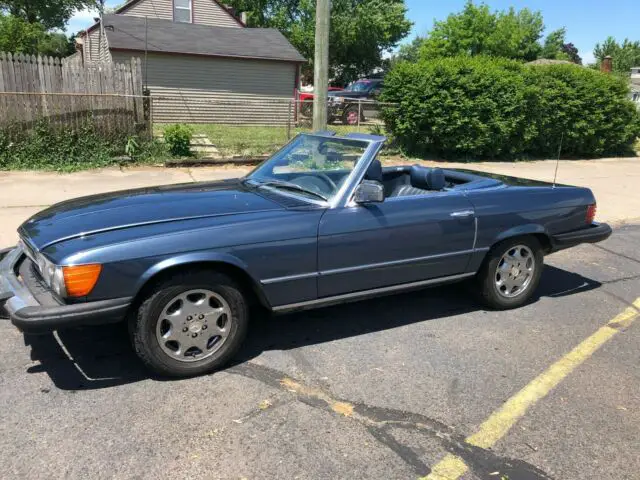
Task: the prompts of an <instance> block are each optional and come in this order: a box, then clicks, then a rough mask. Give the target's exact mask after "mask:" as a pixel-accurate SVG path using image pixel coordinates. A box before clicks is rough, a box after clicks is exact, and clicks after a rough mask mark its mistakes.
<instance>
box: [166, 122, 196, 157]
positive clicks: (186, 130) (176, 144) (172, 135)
mask: <svg viewBox="0 0 640 480" xmlns="http://www.w3.org/2000/svg"><path fill="white" fill-rule="evenodd" d="M192 136H193V130H192V129H191V127H189V126H188V125H185V124H182V123H177V124H175V125H169V126H168V127H166V128H165V129H164V141H165V142H166V144H167V147H168V148H169V152H170V153H171V155H173V156H174V157H188V156H190V155H191V137H192Z"/></svg>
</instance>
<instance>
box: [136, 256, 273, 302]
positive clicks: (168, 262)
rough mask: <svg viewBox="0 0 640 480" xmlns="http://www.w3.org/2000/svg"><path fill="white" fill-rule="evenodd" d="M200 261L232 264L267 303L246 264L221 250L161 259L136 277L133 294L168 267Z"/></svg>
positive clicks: (262, 300) (257, 281)
mask: <svg viewBox="0 0 640 480" xmlns="http://www.w3.org/2000/svg"><path fill="white" fill-rule="evenodd" d="M202 263H217V264H222V265H228V266H232V267H235V268H237V269H239V270H241V271H242V272H243V273H244V274H245V275H246V277H247V278H248V279H250V281H251V283H252V286H253V288H254V290H255V293H256V294H257V295H258V297H259V299H260V302H261V303H263V304H266V306H268V305H269V302H268V300H267V298H266V296H265V295H264V292H263V291H262V288H261V283H260V280H259V279H258V278H256V277H255V276H254V275H253V274H252V273H251V271H250V270H249V267H248V266H247V264H246V263H244V262H243V261H242V260H240V259H239V258H237V257H234V256H233V255H231V254H228V253H223V252H189V253H183V254H180V255H176V256H175V257H171V258H165V259H162V260H160V261H159V262H156V263H154V264H153V265H151V266H150V267H149V268H147V269H146V270H145V272H144V273H143V274H142V275H141V276H140V277H139V278H138V281H137V282H136V285H135V288H134V289H135V295H136V296H137V295H138V294H139V293H140V291H141V290H142V288H143V287H144V286H145V285H146V284H147V282H149V280H151V279H152V278H153V277H155V276H156V275H158V274H160V273H162V272H164V271H167V270H168V269H171V268H174V267H179V266H189V265H196V264H202Z"/></svg>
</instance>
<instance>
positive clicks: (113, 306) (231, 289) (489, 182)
mask: <svg viewBox="0 0 640 480" xmlns="http://www.w3.org/2000/svg"><path fill="white" fill-rule="evenodd" d="M384 141H385V139H384V138H382V137H377V136H372V135H360V134H350V135H346V136H344V137H339V136H335V135H334V134H332V133H330V132H325V133H318V134H301V135H299V136H297V137H296V138H294V139H293V140H292V141H291V142H290V143H289V144H288V145H286V146H285V147H284V148H282V149H281V150H280V151H279V152H277V153H275V154H274V155H273V156H272V157H271V158H270V159H269V160H267V161H265V162H264V163H263V164H261V165H260V166H258V167H257V168H256V169H255V170H254V171H253V172H252V173H250V174H249V175H247V176H246V177H244V178H240V179H233V180H225V181H219V182H210V183H192V184H186V185H170V186H160V187H156V188H143V189H138V190H130V191H123V192H115V193H109V194H103V195H94V196H90V197H85V198H80V199H75V200H70V201H66V202H63V203H60V204H58V205H54V206H52V207H50V208H48V209H46V210H44V211H42V212H40V213H38V214H36V215H35V216H33V217H32V218H31V219H29V220H27V221H26V222H25V223H24V224H23V225H22V226H21V227H20V228H19V231H18V233H19V237H20V241H19V243H18V245H17V246H16V247H14V248H10V249H6V250H3V251H1V252H0V316H5V317H7V318H10V319H11V321H12V322H13V324H14V325H15V326H16V327H17V328H19V329H20V330H22V331H24V332H26V333H34V334H37V333H47V332H51V331H53V330H57V329H63V328H69V327H77V326H87V325H95V324H102V323H109V322H128V323H129V331H130V334H131V337H132V342H133V345H134V347H135V350H136V352H137V354H138V355H139V356H140V358H141V359H142V360H143V361H144V363H145V364H147V365H148V366H149V367H150V368H151V369H153V370H154V371H156V372H158V373H160V374H163V375H170V376H191V375H197V374H202V373H205V372H209V371H212V370H215V369H218V368H220V367H222V366H224V365H225V363H226V362H228V361H229V360H230V359H231V357H232V356H233V355H234V354H235V353H236V352H237V350H238V348H239V347H240V345H241V343H242V341H243V338H244V337H245V334H246V332H247V329H248V325H249V312H250V311H251V309H250V307H251V306H252V305H256V306H260V305H261V306H262V307H264V308H266V309H268V310H269V311H272V312H291V311H295V310H302V309H308V308H315V307H322V306H326V305H332V304H338V303H343V302H350V301H354V300H359V299H364V298H368V297H375V296H380V295H386V294H391V293H394V292H401V291H407V290H411V289H420V288H424V287H429V286H434V285H441V284H445V283H451V282H458V281H462V280H469V281H470V282H469V283H470V285H473V287H472V288H473V289H474V290H475V291H476V292H477V294H478V297H479V299H480V300H481V301H482V302H484V304H485V305H486V306H487V307H488V308H492V309H509V308H515V307H519V306H521V305H523V304H525V303H527V302H528V301H529V300H530V299H531V297H532V295H533V294H534V291H535V290H536V287H537V286H538V283H539V281H540V275H541V273H542V268H543V259H544V256H545V255H548V254H550V253H553V252H556V251H558V250H561V249H564V248H568V247H572V246H575V245H578V244H580V243H585V242H592V243H593V242H599V241H601V240H604V239H606V238H607V237H609V235H610V234H611V228H610V227H609V226H607V225H605V224H598V223H596V222H595V221H594V216H595V212H596V201H595V198H594V196H593V194H592V192H591V191H590V190H589V189H586V188H579V187H569V186H555V185H550V184H546V183H542V182H535V181H529V180H524V179H517V178H513V177H501V176H494V175H486V174H479V173H476V172H472V171H466V170H447V169H441V168H427V167H424V166H420V165H412V166H393V167H383V166H382V164H381V162H380V160H379V159H378V154H379V152H380V150H381V148H382V146H383V144H384ZM328 321H329V320H328Z"/></svg>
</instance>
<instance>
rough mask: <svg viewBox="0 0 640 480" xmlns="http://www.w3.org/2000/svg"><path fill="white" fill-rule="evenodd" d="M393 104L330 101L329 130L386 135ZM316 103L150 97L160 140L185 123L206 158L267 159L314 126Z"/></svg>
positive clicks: (280, 100) (194, 148) (201, 154)
mask: <svg viewBox="0 0 640 480" xmlns="http://www.w3.org/2000/svg"><path fill="white" fill-rule="evenodd" d="M390 106H392V104H387V103H381V102H375V101H371V100H359V99H353V100H347V99H335V98H330V99H329V101H328V102H327V107H326V108H327V114H328V120H329V125H328V128H329V129H330V130H334V131H336V132H337V133H338V134H346V133H350V132H359V133H375V134H384V124H383V122H382V118H381V114H382V110H383V109H384V108H387V107H390ZM313 108H314V107H313V101H308V100H307V101H300V100H295V99H273V98H236V99H229V98H220V97H215V96H210V97H204V98H203V97H202V96H186V95H178V96H156V95H153V96H152V97H151V117H152V119H153V124H154V134H155V135H156V137H159V138H162V134H163V130H164V128H165V127H166V126H167V125H169V124H174V123H184V124H188V125H190V126H191V128H192V129H193V132H194V136H193V140H192V150H193V151H194V152H196V153H197V154H198V155H199V156H201V157H205V158H217V159H223V158H231V157H259V156H264V155H269V154H271V153H273V152H274V151H275V150H277V149H278V148H280V147H282V146H283V145H284V144H286V143H287V142H288V141H289V140H291V139H292V138H293V137H294V136H295V135H297V134H298V133H300V132H310V131H311V130H312V125H313Z"/></svg>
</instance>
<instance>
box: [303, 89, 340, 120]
mask: <svg viewBox="0 0 640 480" xmlns="http://www.w3.org/2000/svg"><path fill="white" fill-rule="evenodd" d="M342 90H344V88H340V87H329V91H330V92H341V91H342ZM313 98H314V95H313V93H304V92H300V93H299V94H298V100H299V101H300V104H299V105H300V115H302V116H303V117H311V116H312V115H313Z"/></svg>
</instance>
